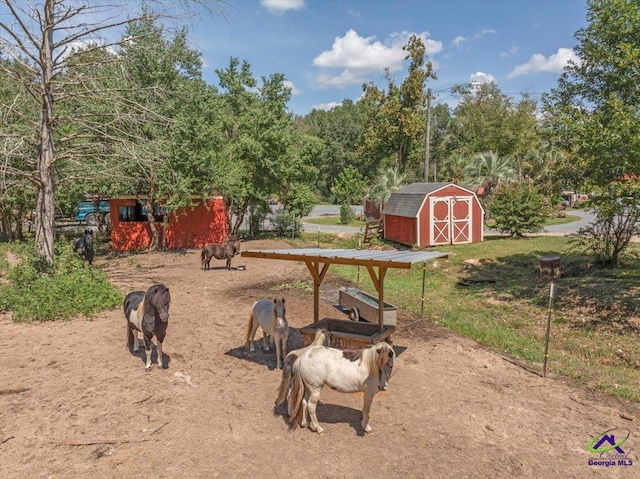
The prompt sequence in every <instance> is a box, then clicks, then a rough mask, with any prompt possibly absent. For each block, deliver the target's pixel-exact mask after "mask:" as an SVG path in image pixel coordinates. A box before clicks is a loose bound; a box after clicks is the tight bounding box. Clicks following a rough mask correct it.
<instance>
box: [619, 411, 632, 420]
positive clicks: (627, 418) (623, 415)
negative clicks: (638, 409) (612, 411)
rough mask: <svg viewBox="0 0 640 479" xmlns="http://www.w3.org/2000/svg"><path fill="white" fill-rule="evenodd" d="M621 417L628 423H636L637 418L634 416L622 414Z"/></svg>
mask: <svg viewBox="0 0 640 479" xmlns="http://www.w3.org/2000/svg"><path fill="white" fill-rule="evenodd" d="M620 417H621V418H622V419H626V420H627V421H634V420H635V418H634V417H633V416H628V415H626V414H625V413H620Z"/></svg>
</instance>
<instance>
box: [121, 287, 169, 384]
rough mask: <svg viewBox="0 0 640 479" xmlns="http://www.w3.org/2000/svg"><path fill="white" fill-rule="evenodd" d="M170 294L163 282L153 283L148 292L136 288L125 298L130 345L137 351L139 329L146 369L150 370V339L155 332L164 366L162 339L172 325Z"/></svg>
mask: <svg viewBox="0 0 640 479" xmlns="http://www.w3.org/2000/svg"><path fill="white" fill-rule="evenodd" d="M170 304H171V295H170V294H169V288H167V287H166V286H165V285H164V284H156V285H153V286H151V287H150V288H149V289H148V290H147V291H146V292H144V291H134V292H132V293H129V294H128V295H127V296H126V297H125V298H124V315H125V317H126V318H127V348H131V347H133V352H134V353H136V352H138V350H139V348H138V331H141V332H142V335H143V337H144V349H145V353H146V355H147V364H146V369H147V371H149V370H150V369H151V338H153V336H154V335H155V337H156V342H157V346H158V367H159V368H160V369H162V368H163V367H164V366H163V364H162V342H163V341H164V338H165V336H166V334H167V326H168V325H169V305H170Z"/></svg>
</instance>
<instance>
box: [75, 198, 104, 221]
mask: <svg viewBox="0 0 640 479" xmlns="http://www.w3.org/2000/svg"><path fill="white" fill-rule="evenodd" d="M98 211H99V212H100V213H101V214H102V217H103V220H104V224H105V225H109V221H110V220H111V213H110V211H111V210H110V208H109V202H108V201H104V200H102V201H100V203H98ZM74 219H75V220H76V221H82V222H84V223H86V225H87V226H97V225H98V218H97V217H96V209H95V204H94V202H93V201H80V202H79V203H78V204H77V206H76V215H75V217H74Z"/></svg>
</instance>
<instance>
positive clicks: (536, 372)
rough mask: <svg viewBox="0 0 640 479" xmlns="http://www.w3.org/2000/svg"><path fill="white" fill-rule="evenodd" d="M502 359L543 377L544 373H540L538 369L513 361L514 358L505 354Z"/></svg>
mask: <svg viewBox="0 0 640 479" xmlns="http://www.w3.org/2000/svg"><path fill="white" fill-rule="evenodd" d="M502 359H504V360H505V361H506V362H508V363H511V364H513V365H514V366H518V367H519V368H522V369H524V370H525V371H527V372H529V373H531V374H535V375H536V376H539V377H542V374H540V373H539V372H538V371H534V370H533V369H529V368H528V367H526V366H523V365H522V364H518V363H517V362H515V361H513V360H512V359H509V358H505V357H504V356H502Z"/></svg>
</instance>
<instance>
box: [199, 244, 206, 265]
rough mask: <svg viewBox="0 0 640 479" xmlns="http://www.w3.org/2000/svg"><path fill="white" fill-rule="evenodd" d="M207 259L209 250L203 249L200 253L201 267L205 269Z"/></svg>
mask: <svg viewBox="0 0 640 479" xmlns="http://www.w3.org/2000/svg"><path fill="white" fill-rule="evenodd" d="M206 257H207V250H206V249H204V248H202V251H201V252H200V267H201V268H203V269H204V260H205V259H206Z"/></svg>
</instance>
